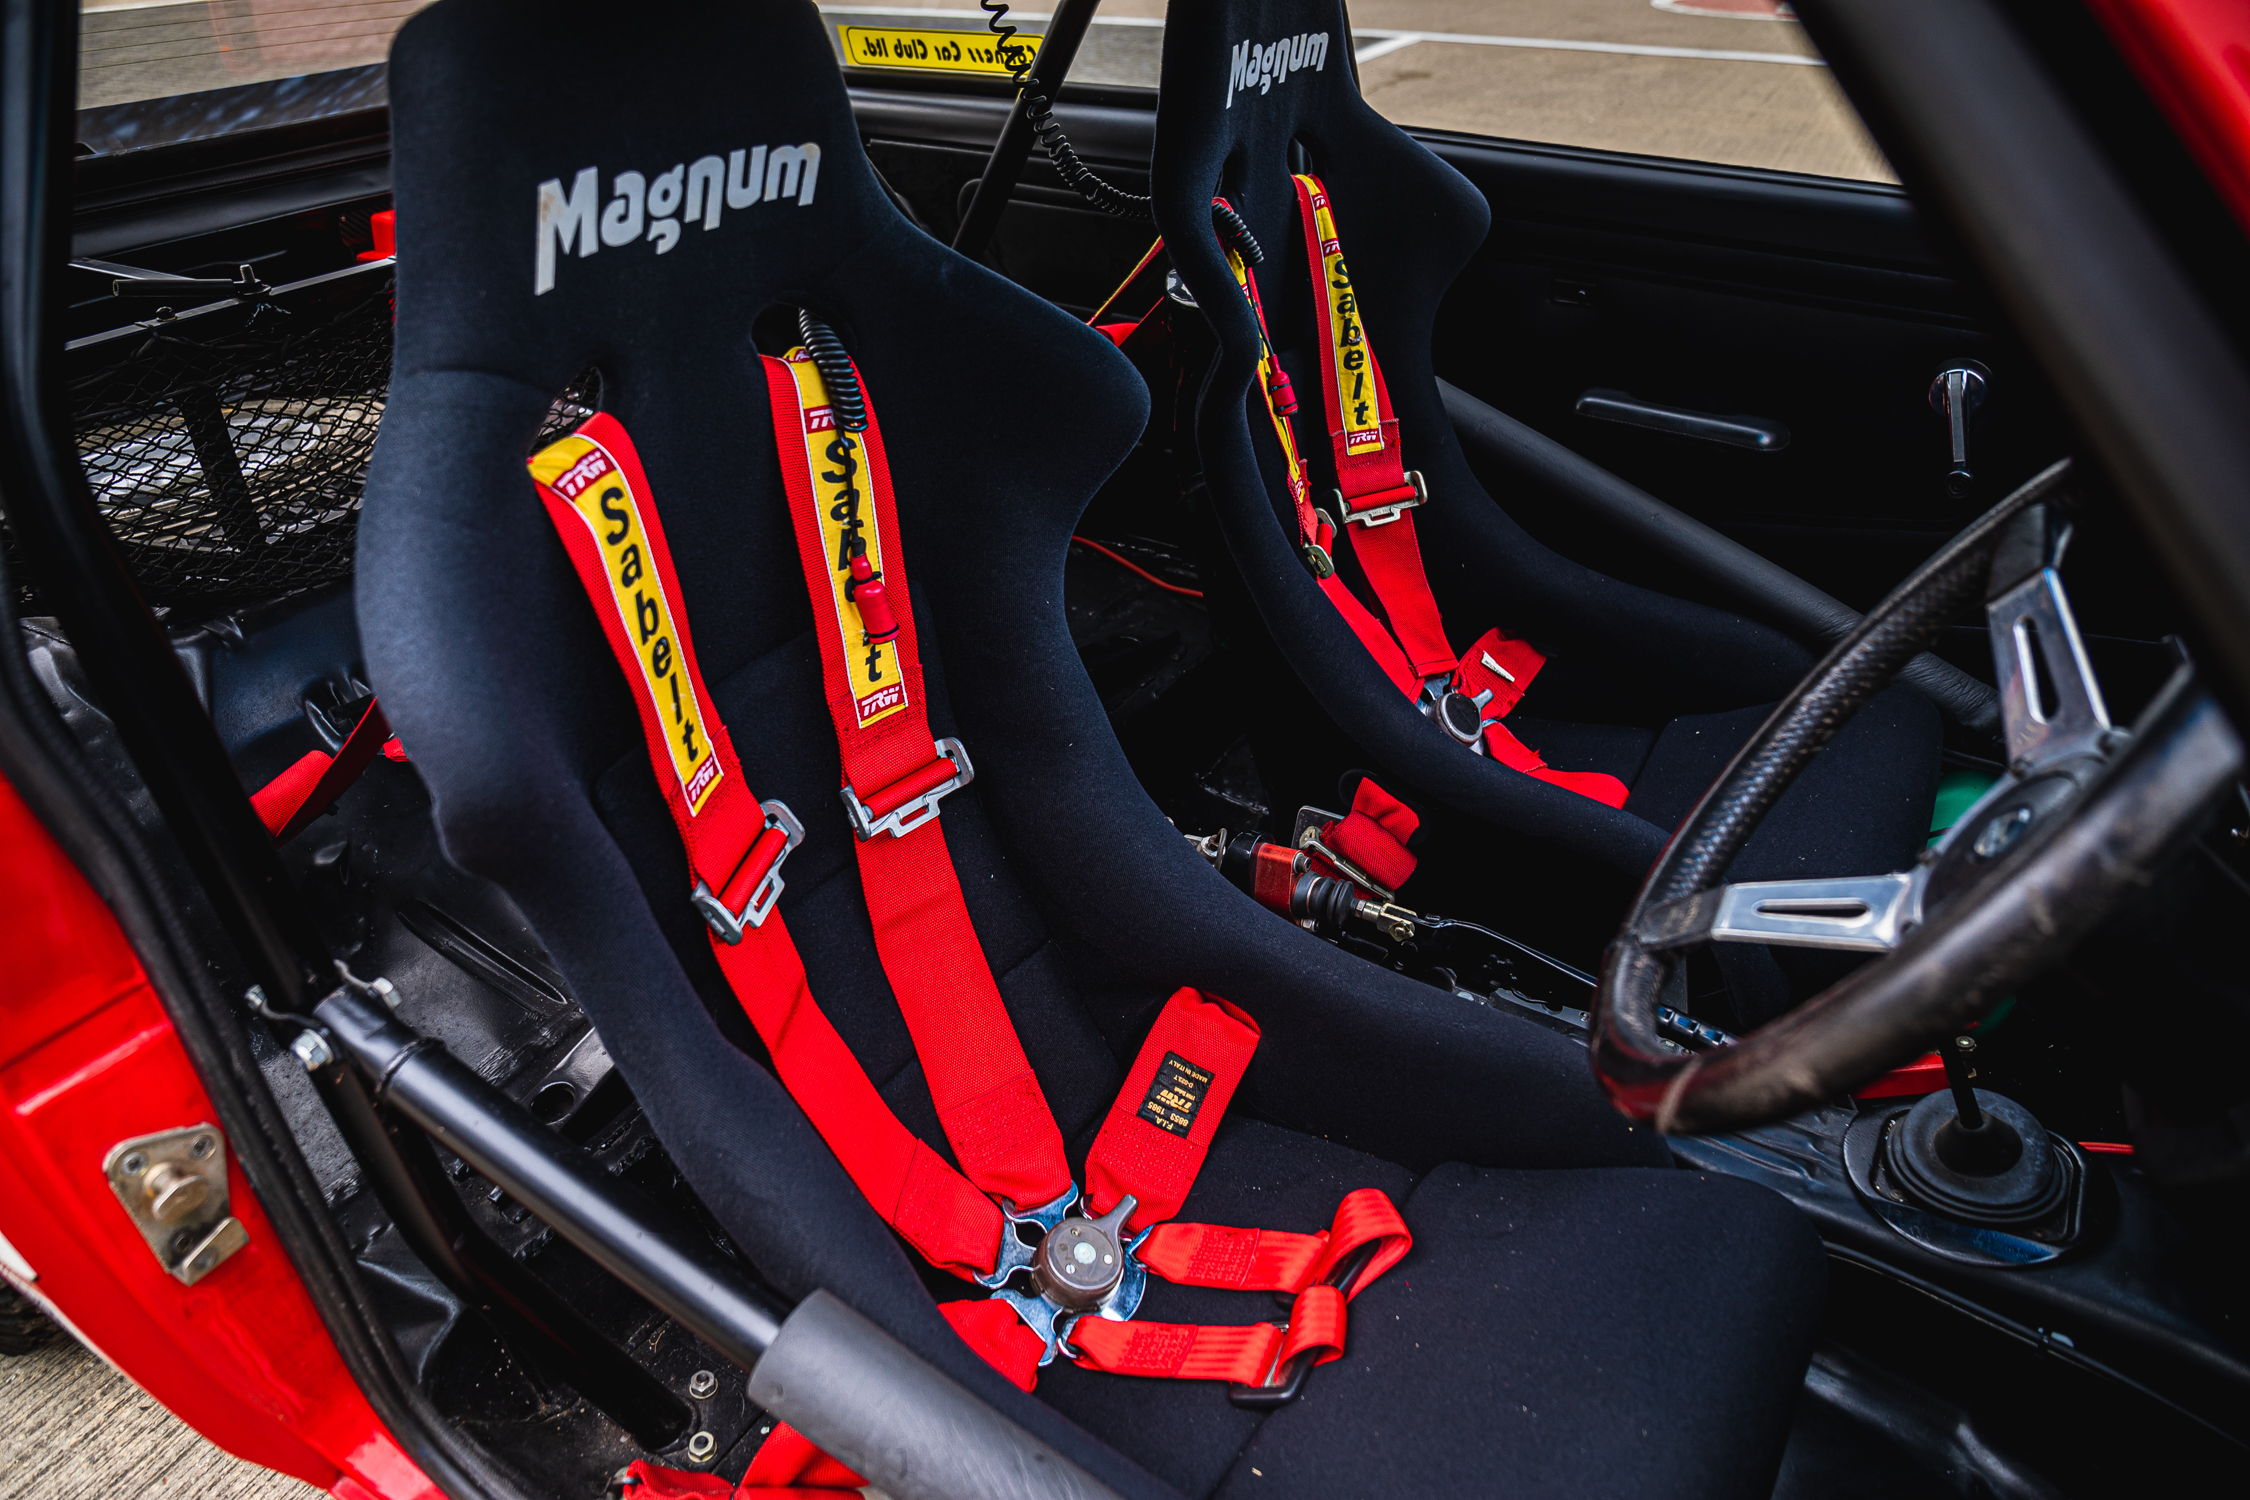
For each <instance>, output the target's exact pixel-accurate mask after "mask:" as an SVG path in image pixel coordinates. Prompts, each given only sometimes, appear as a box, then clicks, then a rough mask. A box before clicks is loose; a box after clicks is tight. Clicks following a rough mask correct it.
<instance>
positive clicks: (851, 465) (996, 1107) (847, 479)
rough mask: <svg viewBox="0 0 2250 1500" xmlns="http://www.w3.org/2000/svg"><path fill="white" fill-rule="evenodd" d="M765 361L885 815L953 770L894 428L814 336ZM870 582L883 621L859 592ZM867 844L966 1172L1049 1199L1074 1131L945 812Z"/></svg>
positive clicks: (858, 787) (828, 672) (842, 712)
mask: <svg viewBox="0 0 2250 1500" xmlns="http://www.w3.org/2000/svg"><path fill="white" fill-rule="evenodd" d="M765 371H766V386H767V393H768V395H769V397H770V400H771V405H772V411H773V424H774V435H775V441H776V444H777V446H778V448H779V450H780V456H781V475H782V481H783V484H784V485H785V487H786V488H787V490H788V494H789V516H790V520H791V523H792V524H793V525H794V527H795V529H796V533H797V549H798V557H799V560H800V562H801V563H802V565H803V568H804V574H805V582H806V585H807V587H808V588H809V589H810V590H811V593H812V601H813V616H814V620H815V622H816V629H815V633H816V634H817V635H818V636H819V638H820V665H821V677H822V680H823V683H824V684H825V686H826V689H827V697H828V711H829V716H830V718H831V719H833V720H834V722H835V726H836V741H837V747H838V749H839V750H840V751H841V753H842V758H843V774H844V785H845V787H846V789H847V790H851V791H853V792H855V793H856V795H858V797H859V798H860V800H861V801H862V802H863V803H866V804H867V805H868V807H869V810H870V812H871V813H872V814H873V815H875V816H878V817H879V816H881V815H882V814H883V813H884V812H885V811H888V810H889V809H888V808H886V807H885V806H884V801H885V800H889V801H890V802H891V805H892V806H896V805H897V804H900V803H904V802H907V801H910V800H912V798H913V797H914V796H916V795H919V793H920V792H922V791H927V790H929V789H930V788H931V787H932V786H933V785H936V784H938V783H941V782H943V781H945V780H947V779H950V778H951V777H952V776H953V775H954V774H955V772H954V769H953V768H951V767H950V766H949V765H948V764H947V763H945V762H942V761H941V760H940V758H939V756H938V754H937V752H936V750H935V748H934V746H933V744H932V740H931V733H930V722H929V713H928V706H927V703H926V701H925V699H924V697H923V691H922V666H921V659H920V657H919V656H918V655H917V653H916V649H915V624H914V610H913V601H912V595H911V593H910V591H909V588H908V584H907V574H906V566H905V554H904V549H903V546H902V544H901V542H900V539H899V528H898V513H897V508H896V506H895V505H894V504H893V502H892V497H891V477H890V466H889V464H888V463H887V462H886V460H885V458H884V454H883V437H882V429H881V426H880V424H878V423H877V422H876V421H875V417H874V413H873V408H872V404H870V408H869V413H868V426H867V430H866V431H865V432H864V433H862V434H856V435H855V434H853V433H849V432H846V431H844V430H843V429H842V428H840V427H837V426H836V425H835V422H834V418H833V415H832V413H831V411H830V409H829V400H828V389H827V386H826V385H825V383H824V382H823V381H822V379H821V375H820V370H819V368H818V367H817V366H816V365H815V364H814V363H813V361H812V358H811V356H810V355H808V354H806V353H805V352H804V351H803V350H802V349H798V350H793V351H791V353H790V354H789V356H788V357H787V358H786V359H774V358H771V357H768V358H767V359H766V360H765ZM862 558H864V559H865V563H864V564H862V565H861V566H860V567H859V568H857V569H856V570H855V568H854V566H853V564H854V561H855V560H856V559H862ZM871 585H879V586H880V588H881V595H880V597H881V598H882V601H883V609H882V612H881V614H882V618H881V619H880V620H879V621H878V620H877V619H876V618H875V614H876V612H875V611H874V610H871V609H869V608H867V607H866V606H865V605H864V604H863V603H862V602H861V601H860V600H859V599H858V598H857V597H855V596H857V595H858V594H859V593H860V592H861V591H871ZM894 627H895V630H896V634H895V635H890V636H889V637H888V638H887V639H886V638H885V631H886V630H887V629H891V628H894ZM886 791H887V792H888V794H889V795H888V798H887V799H886V798H884V797H882V796H879V795H878V794H879V793H884V792H886ZM857 845H858V855H859V876H860V887H861V891H862V894H863V895H864V897H865V899H866V903H867V911H868V916H869V917H870V918H871V919H872V922H873V924H874V931H875V947H876V951H877V953H878V954H879V955H880V957H881V959H882V963H883V972H884V974H885V975H886V976H887V977H888V978H889V980H890V984H891V991H892V993H893V994H894V995H895V996H896V997H897V999H898V1006H899V1012H900V1014H901V1015H902V1016H904V1017H905V1020H906V1027H907V1031H908V1032H909V1033H910V1034H911V1035H912V1037H913V1039H914V1051H915V1055H916V1056H917V1057H918V1058H919V1059H920V1060H921V1064H922V1073H923V1077H924V1079H925V1081H926V1082H927V1083H928V1085H929V1090H930V1098H931V1101H932V1102H933V1103H934V1104H935V1105H936V1107H937V1115H938V1123H939V1124H940V1125H941V1126H942V1127H943V1128H944V1130H945V1138H946V1139H947V1140H948V1141H949V1142H951V1143H952V1146H953V1154H954V1157H955V1159H956V1160H958V1161H959V1162H960V1163H961V1170H962V1172H963V1174H964V1175H965V1176H967V1178H968V1179H969V1181H971V1182H972V1183H974V1184H976V1186H977V1187H979V1188H981V1189H982V1190H983V1191H985V1192H986V1193H989V1194H991V1195H992V1196H993V1197H995V1198H1004V1199H1007V1200H1009V1201H1010V1202H1013V1203H1014V1204H1015V1205H1016V1206H1018V1207H1019V1208H1033V1207H1037V1206H1040V1205H1043V1204H1046V1203H1049V1202H1052V1201H1053V1200H1054V1199H1056V1198H1058V1197H1060V1196H1062V1195H1063V1194H1064V1193H1066V1192H1068V1191H1069V1190H1070V1185H1071V1177H1070V1167H1069V1164H1068V1162H1067V1161H1066V1160H1065V1158H1064V1155H1063V1143H1062V1133H1061V1132H1060V1131H1059V1130H1057V1129H1056V1128H1055V1121H1054V1116H1053V1114H1052V1113H1051V1112H1050V1111H1049V1109H1048V1107H1047V1098H1046V1095H1045V1094H1044V1093H1043V1092H1042V1091H1041V1090H1040V1087H1039V1080H1038V1078H1037V1076H1036V1075H1034V1074H1033V1072H1032V1071H1031V1064H1030V1063H1029V1062H1028V1061H1027V1060H1026V1059H1025V1057H1024V1054H1023V1047H1022V1045H1021V1044H1020V1043H1019V1042H1018V1041H1017V1039H1016V1033H1015V1028H1014V1026H1013V1025H1011V1024H1010V1023H1009V1020H1008V1012H1007V1007H1006V1006H1005V1005H1003V1004H1002V1003H1001V999H1000V990H999V987H998V986H997V985H996V984H995V983H994V982H993V979H992V970H991V967H990V965H989V964H988V963H987V961H986V959H985V955H984V949H983V947H982V946H981V945H980V943H979V942H978V939H977V933H976V928H975V927H974V926H972V925H971V924H970V921H969V912H968V908H967V906H966V905H965V904H964V903H963V902H962V899H961V883H960V880H959V878H958V877H957V876H956V875H955V873H954V869H953V860H952V857H951V855H950V854H949V853H948V852H947V849H946V842H945V830H944V827H943V823H942V820H941V819H939V818H937V817H931V818H928V819H927V820H925V821H923V822H921V823H920V824H919V825H918V826H916V827H914V828H913V830H912V831H910V832H907V833H905V834H901V835H894V834H889V833H878V834H876V835H875V836H874V837H872V838H863V839H859V840H858V841H857Z"/></svg>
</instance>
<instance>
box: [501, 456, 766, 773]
mask: <svg viewBox="0 0 2250 1500" xmlns="http://www.w3.org/2000/svg"><path fill="white" fill-rule="evenodd" d="M531 477H532V478H534V479H536V480H538V481H539V482H540V483H541V484H543V485H545V486H547V488H549V489H551V490H553V491H554V492H555V493H556V494H558V495H560V496H561V497H562V498H563V499H564V500H565V501H566V502H568V504H569V505H570V508H571V510H572V511H573V512H574V513H575V514H576V515H577V517H578V519H579V520H581V521H583V522H585V524H586V529H587V531H589V532H591V533H592V534H593V538H594V544H595V545H596V546H597V547H599V548H600V549H601V555H602V571H603V573H604V574H605V575H606V576H607V577H608V579H609V592H610V601H611V603H613V604H615V605H616V607H617V618H618V619H619V620H620V621H622V622H623V623H624V626H625V638H626V639H627V640H629V641H631V642H632V643H633V657H634V660H635V661H637V662H639V663H640V668H641V690H642V691H643V692H645V693H647V694H648V701H649V702H650V703H651V704H653V705H655V708H656V717H657V719H658V720H659V721H660V722H662V723H663V724H664V725H665V726H666V727H667V730H668V733H667V734H666V736H665V743H666V744H668V745H669V746H670V747H671V750H672V770H673V771H674V772H675V773H676V774H677V775H678V776H679V778H680V790H681V791H682V792H683V793H684V794H685V795H686V797H687V805H688V811H689V812H690V813H691V814H693V813H700V812H702V811H703V804H704V803H706V802H708V801H709V800H710V798H711V793H712V791H713V789H714V788H716V787H717V786H718V784H719V781H720V779H721V778H722V777H724V776H725V775H726V772H725V771H724V770H723V769H721V767H720V765H719V758H718V757H717V756H716V755H713V754H712V753H711V736H710V734H709V733H708V731H706V730H705V728H704V725H703V710H702V706H701V705H700V704H698V703H697V702H696V699H695V687H694V685H693V684H692V683H690V682H689V681H688V676H687V669H686V665H685V663H684V662H682V661H681V659H680V653H679V650H678V648H677V647H676V646H675V645H674V644H673V643H674V642H675V641H677V640H678V639H679V638H680V630H679V626H678V624H677V623H676V619H677V617H676V616H675V615H674V613H673V610H672V601H671V600H670V599H669V598H667V597H666V596H665V593H664V580H663V578H662V577H661V576H660V575H659V574H658V573H657V570H656V559H655V558H654V557H653V556H652V555H651V554H650V553H649V551H648V546H647V537H648V526H647V523H646V521H645V520H644V519H643V516H642V509H641V505H642V498H643V497H641V496H639V495H636V494H634V493H633V486H632V484H631V483H630V482H629V481H628V480H627V479H626V477H625V471H624V469H623V467H621V466H620V465H619V464H618V462H617V460H616V458H615V457H614V456H612V455H611V453H610V451H609V450H608V449H607V448H604V447H603V446H602V445H601V444H600V443H597V442H595V441H594V440H593V439H591V438H585V437H577V436H571V437H566V438H563V439H562V440H560V441H559V442H556V443H553V444H551V445H549V446H548V447H546V448H543V449H541V450H540V451H539V453H538V455H537V456H536V457H534V458H533V459H532V460H531Z"/></svg>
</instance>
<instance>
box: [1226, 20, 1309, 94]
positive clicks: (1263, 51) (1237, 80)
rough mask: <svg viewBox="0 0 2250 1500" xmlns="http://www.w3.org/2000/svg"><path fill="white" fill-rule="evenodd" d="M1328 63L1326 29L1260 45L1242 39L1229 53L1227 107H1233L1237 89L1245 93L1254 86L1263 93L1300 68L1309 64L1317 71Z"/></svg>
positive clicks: (1282, 81) (1285, 81)
mask: <svg viewBox="0 0 2250 1500" xmlns="http://www.w3.org/2000/svg"><path fill="white" fill-rule="evenodd" d="M1327 66H1328V33H1327V32H1325V31H1300V32H1298V33H1297V34H1296V35H1295V36H1285V37H1283V38H1282V39H1281V40H1280V41H1278V42H1268V43H1266V44H1265V45H1264V46H1263V47H1261V46H1259V45H1258V44H1257V43H1255V42H1244V43H1242V44H1241V45H1240V46H1238V47H1236V48H1234V49H1233V51H1232V52H1231V53H1230V54H1229V55H1228V59H1227V103H1226V107H1227V108H1228V109H1232V108H1234V96H1235V92H1236V91H1237V90H1241V91H1243V92H1245V93H1247V92H1248V91H1250V90H1251V89H1256V90H1257V91H1258V93H1259V94H1260V95H1261V96H1263V95H1266V94H1269V93H1271V92H1273V86H1274V85H1275V84H1277V83H1287V82H1288V81H1289V75H1290V74H1292V73H1294V72H1297V71H1298V70H1299V69H1302V68H1311V69H1312V70H1313V71H1314V72H1316V73H1317V72H1319V71H1320V70H1322V69H1323V68H1325V67H1327Z"/></svg>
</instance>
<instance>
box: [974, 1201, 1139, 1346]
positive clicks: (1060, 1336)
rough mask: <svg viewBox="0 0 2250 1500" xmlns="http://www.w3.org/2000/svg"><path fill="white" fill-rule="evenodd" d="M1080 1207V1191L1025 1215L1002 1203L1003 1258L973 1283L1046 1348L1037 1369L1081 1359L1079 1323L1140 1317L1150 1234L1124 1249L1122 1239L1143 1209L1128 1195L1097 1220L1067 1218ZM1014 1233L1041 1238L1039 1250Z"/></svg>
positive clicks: (1083, 1217)
mask: <svg viewBox="0 0 2250 1500" xmlns="http://www.w3.org/2000/svg"><path fill="white" fill-rule="evenodd" d="M1077 1202H1078V1190H1077V1189H1076V1188H1072V1189H1071V1190H1070V1191H1069V1192H1067V1193H1065V1194H1064V1195H1063V1196H1061V1197H1060V1198H1057V1199H1056V1200H1055V1201H1054V1202H1053V1203H1050V1204H1047V1205H1046V1206H1045V1207H1044V1208H1039V1209H1034V1210H1033V1211H1032V1212H1030V1213H1028V1214H1019V1213H1017V1212H1015V1211H1014V1209H1013V1208H1011V1207H1010V1206H1009V1205H1008V1204H1006V1203H1002V1204H1001V1206H1000V1208H1001V1212H1002V1213H1003V1214H1005V1215H1006V1222H1004V1223H1003V1224H1002V1225H1001V1226H1000V1251H999V1254H998V1255H997V1256H995V1257H994V1263H993V1267H992V1271H991V1274H990V1275H986V1276H980V1277H978V1278H977V1281H978V1283H979V1284H980V1285H983V1286H987V1287H990V1288H992V1295H993V1296H994V1297H995V1298H996V1299H998V1300H999V1301H1002V1302H1005V1303H1007V1304H1008V1305H1009V1306H1010V1307H1012V1308H1014V1309H1015V1311H1016V1316H1017V1317H1019V1318H1021V1319H1023V1321H1024V1326H1025V1327H1027V1328H1029V1329H1030V1330H1031V1331H1032V1332H1033V1333H1036V1334H1038V1335H1039V1337H1040V1339H1041V1340H1042V1341H1044V1343H1045V1344H1046V1348H1045V1349H1044V1350H1043V1351H1042V1352H1041V1354H1040V1356H1039V1363H1040V1364H1041V1365H1047V1364H1051V1363H1053V1361H1054V1358H1055V1355H1056V1354H1058V1353H1060V1354H1062V1355H1064V1356H1065V1357H1067V1358H1071V1359H1076V1358H1077V1357H1078V1356H1077V1353H1076V1351H1074V1350H1073V1349H1072V1348H1071V1347H1070V1343H1069V1337H1070V1330H1071V1328H1072V1327H1073V1326H1075V1325H1076V1323H1077V1321H1078V1320H1079V1319H1080V1318H1082V1317H1086V1316H1088V1315H1092V1316H1096V1317H1103V1318H1108V1319H1109V1320H1110V1321H1111V1322H1114V1323H1122V1322H1125V1321H1127V1320H1128V1319H1130V1318H1131V1317H1132V1316H1133V1314H1134V1313H1136V1312H1138V1311H1140V1306H1141V1298H1142V1296H1143V1295H1144V1294H1145V1293H1146V1292H1147V1290H1148V1268H1147V1267H1146V1266H1143V1265H1142V1264H1141V1262H1140V1259H1139V1256H1138V1254H1137V1252H1138V1251H1139V1250H1140V1248H1141V1245H1142V1243H1143V1242H1144V1241H1146V1240H1147V1239H1148V1237H1149V1234H1150V1233H1151V1230H1149V1229H1144V1230H1142V1231H1141V1232H1140V1234H1139V1235H1138V1236H1136V1237H1135V1238H1134V1239H1133V1240H1132V1241H1131V1242H1129V1243H1128V1242H1127V1240H1126V1238H1125V1221H1126V1220H1127V1219H1129V1218H1131V1217H1132V1216H1133V1210H1134V1209H1135V1208H1137V1207H1139V1206H1140V1205H1139V1202H1138V1200H1136V1199H1135V1198H1134V1197H1133V1195H1132V1194H1131V1193H1127V1194H1126V1195H1125V1196H1124V1197H1122V1198H1120V1199H1119V1200H1118V1201H1117V1204H1116V1206H1115V1207H1113V1208H1112V1209H1110V1211H1109V1212H1108V1213H1106V1214H1104V1215H1102V1216H1101V1217H1100V1218H1098V1219H1096V1218H1091V1217H1089V1216H1087V1215H1086V1214H1084V1213H1079V1214H1077V1215H1074V1216H1068V1217H1066V1213H1067V1210H1068V1209H1069V1208H1071V1207H1072V1206H1073V1205H1075V1204H1076V1203H1077ZM1018 1226H1024V1227H1033V1226H1036V1227H1038V1228H1039V1229H1040V1230H1042V1231H1043V1232H1042V1233H1041V1235H1040V1237H1039V1243H1038V1244H1036V1245H1031V1244H1027V1243H1026V1242H1025V1241H1024V1239H1023V1237H1022V1236H1021V1235H1020V1234H1018V1233H1017V1232H1016V1231H1017V1228H1018ZM1018 1272H1027V1273H1029V1277H1030V1281H1031V1288H1030V1289H1029V1290H1025V1289H1023V1288H1020V1287H1016V1286H1011V1285H1010V1284H1009V1283H1010V1282H1011V1281H1012V1280H1013V1279H1014V1278H1015V1276H1016V1274H1017V1273H1018Z"/></svg>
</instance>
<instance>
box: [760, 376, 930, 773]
mask: <svg viewBox="0 0 2250 1500" xmlns="http://www.w3.org/2000/svg"><path fill="white" fill-rule="evenodd" d="M786 359H787V361H788V365H789V373H790V374H792V375H794V376H796V377H797V405H798V406H799V407H800V408H801V409H802V410H803V412H804V414H805V433H804V437H805V467H806V468H807V469H809V470H810V471H811V472H812V488H813V505H814V508H815V510H817V511H818V512H819V515H820V535H821V540H822V542H823V543H824V544H825V546H826V548H827V552H828V585H829V591H830V593H831V594H832V595H833V597H834V599H835V602H836V629H837V632H838V633H839V634H840V635H841V636H842V637H843V641H844V671H845V674H846V676H847V677H848V678H849V680H850V682H851V689H852V707H853V709H854V711H855V712H856V714H857V715H858V719H859V727H860V728H862V729H865V728H866V727H867V726H868V725H870V724H873V723H875V722H876V721H877V720H879V719H887V718H889V717H890V716H891V715H892V714H895V713H902V712H904V711H905V708H906V678H905V677H904V675H903V674H901V673H900V671H899V667H898V643H897V642H896V641H869V640H868V639H867V630H866V628H865V627H864V626H862V625H861V624H860V620H859V606H858V605H856V604H854V603H852V598H851V590H852V559H853V558H855V557H857V556H859V555H860V554H862V553H865V554H866V556H867V561H868V565H869V566H871V567H872V568H874V570H875V571H876V572H878V573H880V572H882V571H883V536H882V527H881V526H880V525H879V524H877V522H876V519H875V492H874V490H873V489H872V488H871V487H866V486H863V485H862V484H861V481H862V480H863V479H864V478H865V477H866V466H865V465H864V464H863V463H861V462H860V453H861V448H860V441H859V439H858V438H857V437H855V436H854V435H853V434H851V433H848V432H846V431H844V429H842V428H841V427H838V426H837V425H836V419H835V416H834V414H833V413H832V412H830V410H829V408H828V383H827V382H826V381H824V380H822V379H821V378H820V367H819V366H818V365H815V364H814V363H813V362H812V356H811V355H809V354H807V353H806V352H805V351H804V350H802V349H792V350H790V351H789V353H788V355H787V356H786Z"/></svg>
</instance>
